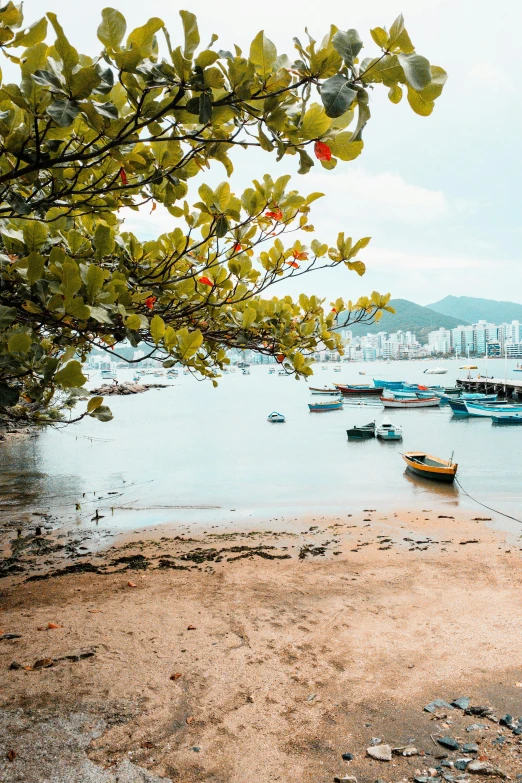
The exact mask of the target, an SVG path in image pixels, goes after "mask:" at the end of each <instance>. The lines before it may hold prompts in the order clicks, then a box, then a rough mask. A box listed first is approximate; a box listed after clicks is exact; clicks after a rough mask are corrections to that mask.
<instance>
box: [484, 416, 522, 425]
mask: <svg viewBox="0 0 522 783" xmlns="http://www.w3.org/2000/svg"><path fill="white" fill-rule="evenodd" d="M491 419H492V421H493V422H494V423H495V424H522V415H521V416H514V415H513V414H511V415H509V414H508V415H507V416H498V415H495V416H492V417H491Z"/></svg>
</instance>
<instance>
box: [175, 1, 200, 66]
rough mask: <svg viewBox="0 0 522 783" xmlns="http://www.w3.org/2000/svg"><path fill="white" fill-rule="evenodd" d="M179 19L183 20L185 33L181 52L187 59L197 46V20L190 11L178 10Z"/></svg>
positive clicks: (198, 39)
mask: <svg viewBox="0 0 522 783" xmlns="http://www.w3.org/2000/svg"><path fill="white" fill-rule="evenodd" d="M179 15H180V16H181V21H182V22H183V32H184V34H185V49H184V52H183V54H184V55H185V57H186V58H187V59H188V60H191V59H192V55H193V54H194V52H195V51H196V49H197V48H198V46H199V41H200V38H199V30H198V20H197V19H196V17H195V16H194V14H191V13H190V11H180V12H179Z"/></svg>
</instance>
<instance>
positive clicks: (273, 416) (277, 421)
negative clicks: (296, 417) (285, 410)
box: [266, 411, 286, 424]
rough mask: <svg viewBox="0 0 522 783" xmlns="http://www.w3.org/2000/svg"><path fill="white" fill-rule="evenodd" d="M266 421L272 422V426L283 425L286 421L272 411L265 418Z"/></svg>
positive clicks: (280, 414) (281, 415)
mask: <svg viewBox="0 0 522 783" xmlns="http://www.w3.org/2000/svg"><path fill="white" fill-rule="evenodd" d="M266 420H267V421H270V422H272V423H273V424H284V422H285V421H286V419H285V417H284V416H283V414H282V413H278V412H277V411H272V413H270V414H269V415H268V416H267V418H266Z"/></svg>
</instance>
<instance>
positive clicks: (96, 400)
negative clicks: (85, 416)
mask: <svg viewBox="0 0 522 783" xmlns="http://www.w3.org/2000/svg"><path fill="white" fill-rule="evenodd" d="M102 402H103V397H91V399H90V400H89V402H88V403H87V413H92V412H93V411H94V410H96V408H99V407H100V405H101V404H102Z"/></svg>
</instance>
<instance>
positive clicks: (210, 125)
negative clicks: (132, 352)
mask: <svg viewBox="0 0 522 783" xmlns="http://www.w3.org/2000/svg"><path fill="white" fill-rule="evenodd" d="M180 15H181V21H182V26H183V33H184V42H183V44H182V45H176V44H174V43H173V42H172V40H171V37H170V35H169V33H168V31H167V30H166V28H165V26H164V24H163V22H162V20H161V19H158V18H157V17H153V18H151V19H149V20H148V21H147V22H146V23H145V24H144V25H143V26H141V27H138V28H136V29H135V30H132V31H130V32H128V31H127V25H126V21H125V18H124V17H123V15H122V14H121V13H120V12H119V11H117V10H115V9H113V8H106V9H104V11H103V12H102V21H101V23H100V26H99V27H98V38H99V41H100V44H101V49H100V51H99V52H98V53H96V54H95V55H94V56H87V55H84V54H80V53H79V52H78V51H77V50H76V49H75V47H74V46H73V45H72V43H71V42H70V41H69V40H68V38H67V37H66V35H65V33H64V31H63V29H62V27H61V26H60V23H59V21H58V19H57V17H56V15H55V14H53V13H48V14H47V15H46V17H44V18H42V19H40V20H38V21H36V22H35V23H33V24H31V25H30V26H29V27H26V26H24V20H23V16H22V11H21V5H16V4H15V3H13V2H11V1H9V2H8V3H7V5H5V6H4V7H3V8H1V9H0V45H1V47H2V50H3V53H4V55H5V56H6V57H7V58H9V60H10V61H11V62H12V63H14V64H16V65H17V66H18V67H19V69H20V80H19V83H2V86H1V88H0V145H1V147H0V149H1V153H2V154H1V156H0V409H1V410H3V411H4V413H5V412H7V413H9V414H10V415H12V416H14V417H32V418H35V419H40V420H49V419H52V417H53V416H59V415H60V414H59V409H60V405H59V404H57V402H58V401H60V404H61V405H62V406H63V405H64V404H65V405H71V404H73V402H75V401H77V397H78V395H81V393H82V388H83V387H84V384H85V377H84V375H83V373H82V371H81V361H82V360H84V359H85V357H86V356H87V355H88V353H89V351H90V350H91V349H92V348H93V347H94V346H98V347H102V348H104V349H105V350H107V351H114V354H113V355H114V356H118V350H117V347H118V343H120V342H121V341H122V340H124V339H127V340H129V341H130V342H131V343H132V344H133V345H138V344H140V345H145V346H146V348H147V352H146V355H147V356H150V357H154V358H156V359H158V361H161V362H163V365H164V366H166V367H167V366H171V365H172V364H173V363H175V362H181V363H183V364H184V365H186V366H187V367H189V368H191V370H193V371H195V372H197V373H199V374H201V375H202V376H208V377H210V378H212V379H215V377H216V376H217V375H218V374H219V370H220V368H222V367H223V366H224V364H226V363H227V361H228V360H227V356H226V350H227V348H232V347H237V348H250V349H253V350H255V351H260V352H262V353H266V354H271V355H275V356H277V357H278V358H279V360H280V361H284V363H285V365H286V366H287V367H288V369H289V371H293V372H295V373H296V375H297V376H306V375H308V374H310V372H311V369H310V355H311V354H312V352H313V351H314V350H316V349H317V348H318V347H322V346H326V347H328V348H335V347H340V341H339V337H338V335H337V333H336V332H335V331H334V327H335V325H336V323H337V318H338V316H339V315H340V314H341V313H343V314H344V315H343V320H345V317H346V313H348V315H349V319H350V320H351V321H352V322H354V321H360V320H363V319H366V320H371V319H374V318H378V317H380V315H381V314H382V311H383V310H390V309H391V308H390V307H389V305H388V301H389V295H388V294H385V295H381V294H379V293H377V292H373V294H372V295H371V296H370V297H363V298H361V299H359V300H358V301H355V302H350V301H348V302H347V301H344V300H343V299H342V298H340V299H338V300H337V301H335V302H332V303H330V304H329V305H328V306H326V307H325V303H324V302H323V301H322V300H320V299H319V298H317V297H315V296H310V297H308V296H304V295H301V296H300V297H299V298H298V300H297V301H294V300H292V299H291V298H290V297H288V296H284V297H282V298H276V297H271V298H267V297H265V296H263V293H264V292H265V291H266V290H267V289H268V288H270V287H271V286H272V285H273V284H274V283H276V282H278V281H281V280H284V279H288V278H289V277H296V276H300V275H303V274H307V273H308V272H310V271H312V270H315V269H320V268H325V267H335V266H339V265H344V266H346V267H347V268H348V269H350V270H354V271H355V272H357V273H358V274H360V275H361V274H363V273H364V270H365V267H364V264H363V262H362V261H360V260H358V258H357V256H358V254H359V251H360V250H362V249H363V248H364V247H365V246H366V245H367V243H368V241H369V238H367V237H366V238H363V239H359V240H358V241H354V240H352V239H351V238H348V237H346V236H345V235H344V234H343V233H341V234H339V236H338V239H337V242H336V244H335V245H333V246H330V245H329V244H328V243H325V242H322V241H320V240H319V239H316V238H314V239H311V241H310V239H308V237H309V236H310V234H311V233H312V232H313V230H314V229H313V226H312V225H311V224H310V222H309V212H310V208H311V205H312V204H313V202H314V201H315V200H316V199H317V198H319V197H320V196H321V195H322V194H320V193H312V194H309V195H306V196H305V195H301V194H300V193H299V192H298V191H297V190H295V189H291V188H290V185H289V177H286V176H285V177H279V178H278V179H276V180H274V179H272V178H271V177H270V176H268V175H265V176H264V177H263V178H261V179H259V180H254V182H253V183H252V187H249V188H247V189H246V190H245V191H244V192H243V193H240V194H236V193H234V192H233V191H232V190H231V188H230V185H229V182H228V179H225V180H224V181H223V182H222V183H221V184H220V185H218V186H217V187H216V188H211V187H210V186H209V185H208V184H206V183H205V182H201V183H200V184H199V183H198V182H197V183H196V186H197V185H198V184H199V187H198V189H197V197H196V196H195V188H194V186H191V194H192V198H197V200H196V201H195V202H194V203H192V204H189V201H188V198H189V197H190V196H189V185H190V180H192V179H195V178H200V179H201V176H202V174H203V173H204V172H205V170H207V169H209V168H210V166H211V165H213V164H220V165H221V166H222V167H223V168H224V170H225V174H226V177H227V178H229V177H230V176H231V175H232V172H233V160H232V155H233V151H234V147H236V146H240V147H242V148H243V149H249V148H250V147H259V148H261V149H262V150H265V151H266V152H267V153H272V154H274V155H275V156H276V160H278V161H279V160H281V159H282V158H283V157H284V156H285V155H293V156H295V157H296V160H297V161H298V167H299V173H301V174H305V173H307V172H308V171H309V170H310V168H311V167H312V166H313V165H315V164H316V162H318V163H319V164H320V165H321V166H322V167H323V168H324V169H326V170H328V171H331V170H333V169H334V168H335V166H336V165H337V164H338V162H339V161H342V162H344V161H351V160H354V159H355V158H357V157H358V155H360V154H361V152H362V150H363V140H362V137H363V131H364V127H365V125H366V123H367V122H368V120H369V119H370V108H369V104H370V101H369V97H370V91H371V89H372V88H373V87H374V86H375V85H383V86H384V87H385V88H387V89H388V95H389V98H390V100H391V101H392V102H393V103H398V102H399V101H400V100H401V98H402V95H403V92H404V91H406V95H407V100H408V102H409V104H410V106H411V108H412V109H413V110H414V111H415V112H416V113H418V114H420V115H428V114H430V113H431V111H432V110H433V106H434V101H435V100H436V98H437V97H438V96H439V95H440V93H441V91H442V88H443V85H444V82H445V79H446V74H445V72H444V71H443V70H442V69H441V68H439V67H437V66H432V65H430V63H429V62H428V60H426V59H425V58H424V57H422V56H420V55H418V54H417V53H416V52H415V50H414V47H413V45H412V43H411V40H410V37H409V35H408V33H407V31H406V29H405V27H404V21H403V19H402V16H400V17H399V18H398V19H397V20H396V21H395V22H394V23H393V25H392V26H391V28H390V30H389V31H387V30H386V29H385V28H380V27H379V28H376V29H374V30H372V31H371V36H372V38H373V41H374V42H375V44H376V45H377V47H378V49H377V51H376V53H375V55H374V56H371V57H367V58H364V59H361V50H362V48H363V42H362V40H361V39H360V37H359V35H358V33H357V32H356V31H355V30H347V31H343V30H339V29H338V28H336V27H334V26H332V27H331V28H330V31H329V33H328V34H327V35H326V36H325V38H324V39H323V40H322V41H321V42H317V41H315V40H313V39H312V38H311V37H310V36H309V35H308V33H307V40H306V42H305V43H301V42H300V41H299V40H298V39H297V38H295V39H294V43H295V48H296V50H297V58H296V59H293V60H292V59H290V58H289V57H287V56H286V55H284V54H278V52H277V51H276V47H275V46H274V44H273V43H272V42H271V41H270V40H269V39H268V38H267V37H266V35H265V33H264V32H263V31H261V32H260V33H259V34H258V35H257V36H256V37H255V39H254V40H253V41H252V43H251V44H250V47H249V49H248V51H245V52H243V51H242V50H241V49H240V48H239V47H238V46H236V47H235V48H234V51H232V52H231V51H223V50H219V49H216V46H215V45H216V41H217V36H215V35H214V36H212V40H211V41H210V44H209V45H208V47H206V48H205V47H202V46H201V45H200V36H199V32H198V26H197V21H196V18H195V16H194V15H193V14H191V13H189V12H188V11H180ZM161 36H162V37H163V38H161ZM160 40H161V41H162V46H163V49H164V54H162V55H160V49H159V47H160ZM191 200H192V199H191ZM158 204H160V205H162V206H163V207H164V208H165V209H166V210H168V212H169V213H170V215H171V217H172V227H171V230H170V231H168V232H166V233H164V234H162V235H161V236H159V237H157V239H155V240H153V241H145V242H143V241H140V240H139V239H138V238H137V237H136V236H134V235H133V234H132V233H130V232H128V231H126V230H125V223H124V218H125V216H126V215H128V214H129V213H130V212H131V211H136V210H138V209H140V208H141V209H146V208H147V205H148V208H150V210H154V209H155V208H156V205H158ZM290 235H292V236H290ZM214 382H215V380H214ZM102 402H103V401H102V400H101V398H95V399H94V400H90V402H89V405H88V406H87V408H86V410H85V411H84V413H82V414H80V415H90V416H97V417H98V418H100V419H101V420H106V419H107V418H108V416H109V415H110V414H108V413H107V408H106V407H105V406H104V405H103V404H102Z"/></svg>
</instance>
